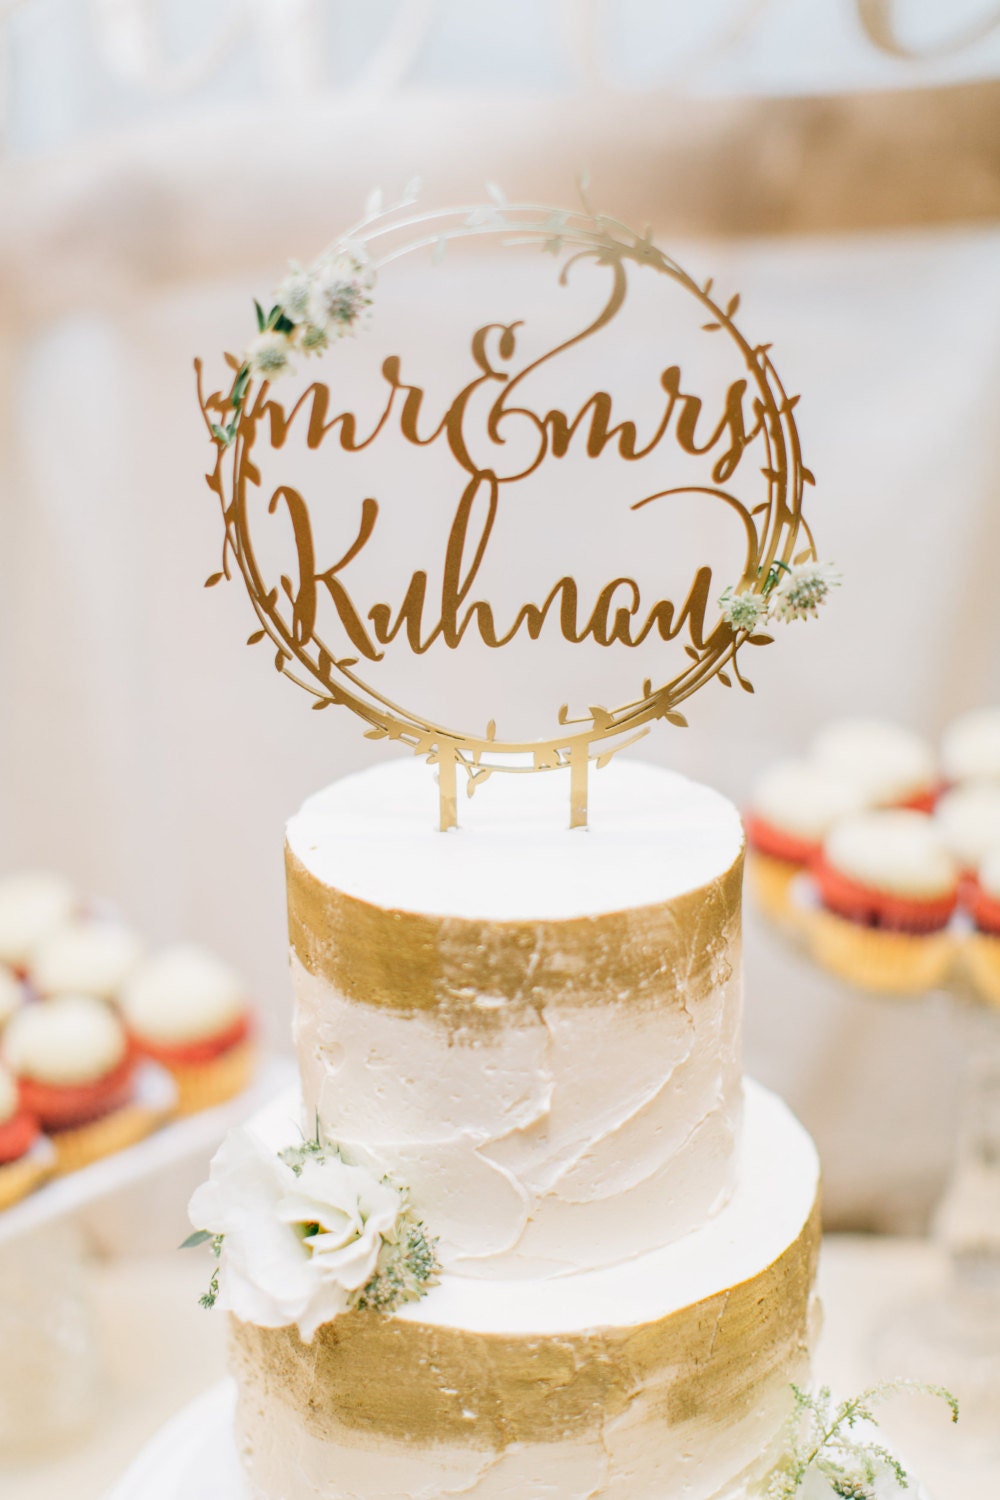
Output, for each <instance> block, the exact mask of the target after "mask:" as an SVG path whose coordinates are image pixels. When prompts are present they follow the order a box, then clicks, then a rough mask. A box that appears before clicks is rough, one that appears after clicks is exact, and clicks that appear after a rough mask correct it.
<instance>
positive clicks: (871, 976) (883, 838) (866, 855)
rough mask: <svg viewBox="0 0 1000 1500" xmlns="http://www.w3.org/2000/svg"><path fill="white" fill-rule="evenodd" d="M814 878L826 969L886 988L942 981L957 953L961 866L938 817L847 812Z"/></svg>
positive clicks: (819, 947)
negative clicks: (953, 929)
mask: <svg viewBox="0 0 1000 1500" xmlns="http://www.w3.org/2000/svg"><path fill="white" fill-rule="evenodd" d="M813 878H814V880H815V883H816V889H817V892H818V894H819V897H820V901H821V903H822V910H820V911H819V912H817V913H815V920H814V922H813V924H812V930H813V938H814V945H815V949H816V956H817V957H818V958H819V959H820V961H821V962H822V963H824V964H825V965H826V967H827V968H829V969H831V970H832V971H833V972H834V973H836V974H839V975H840V976H841V977H842V978H845V979H849V980H851V981H852V983H854V984H857V985H860V986H861V987H863V988H865V989H870V990H876V991H881V992H884V993H895V994H912V993H917V992H921V991H923V990H927V989H933V988H934V986H935V985H937V984H940V983H941V981H942V980H943V978H944V975H945V973H946V972H947V969H948V966H949V964H950V962H951V959H952V956H953V940H952V937H951V933H950V931H949V924H950V922H951V918H952V915H953V914H954V911H955V907H956V905H957V902H958V888H959V871H958V867H957V865H956V863H955V861H954V860H953V858H952V857H951V855H950V854H949V852H948V850H947V848H946V847H945V845H944V843H943V842H942V840H941V838H940V836H939V833H938V830H937V828H936V826H935V824H934V821H933V819H932V818H930V817H928V816H927V815H926V814H925V813H920V812H913V811H908V810H905V809H884V810H880V811H872V812H866V813H856V814H854V815H853V816H851V817H848V818H845V819H843V820H842V821H841V822H839V823H838V824H837V825H836V826H835V827H834V828H833V829H832V830H831V832H830V834H829V836H828V837H827V839H826V840H825V842H824V845H823V849H822V852H821V854H820V857H819V858H818V859H817V861H816V863H815V864H814V866H813Z"/></svg>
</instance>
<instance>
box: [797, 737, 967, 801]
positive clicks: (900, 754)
mask: <svg viewBox="0 0 1000 1500" xmlns="http://www.w3.org/2000/svg"><path fill="white" fill-rule="evenodd" d="M813 756H814V758H815V760H816V761H817V763H818V764H819V765H821V766H825V767H826V768H827V769H828V770H830V771H834V772H836V773H837V774H839V775H841V776H844V777H847V778H849V779H850V780H851V781H853V782H854V784H855V785H856V786H857V788H858V791H859V792H860V794H861V795H862V796H863V797H864V799H865V801H866V802H867V803H868V804H869V805H871V806H877V805H879V804H882V803H889V802H901V801H904V800H905V799H906V798H907V797H911V796H914V795H915V794H917V793H920V792H925V791H927V790H929V789H930V788H931V787H933V785H934V783H935V780H936V776H937V767H936V763H935V759H934V752H933V750H932V749H931V747H930V745H929V744H928V743H927V741H926V740H925V739H923V738H922V737H921V736H920V735H918V734H914V733H913V732H912V731H911V730H909V729H904V728H902V727H901V726H900V725H898V724H892V723H887V722H883V721H882V720H881V719H840V720H838V721H837V722H835V723H833V724H829V725H827V727H826V728H825V729H823V730H822V731H821V732H820V733H819V734H818V735H817V736H816V739H815V742H814V744H813Z"/></svg>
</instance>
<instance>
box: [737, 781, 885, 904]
mask: <svg viewBox="0 0 1000 1500" xmlns="http://www.w3.org/2000/svg"><path fill="white" fill-rule="evenodd" d="M861 805H862V803H861V797H860V794H859V793H858V791H857V788H856V787H855V786H854V785H853V783H852V782H850V781H845V780H844V778H843V777H842V776H839V775H837V774H836V773H835V772H832V771H829V770H826V769H825V768H824V767H823V766H819V765H816V764H815V763H814V762H812V761H804V760H786V761H779V762H778V764H777V765H774V766H772V767H771V768H770V769H769V770H768V771H766V772H765V773H764V775H763V776H762V777H761V778H760V780H759V781H758V783H757V785H756V787H755V789H754V792H753V796H752V798H751V802H750V808H749V810H748V812H747V813H746V814H745V815H744V819H743V822H744V826H745V828H746V836H747V845H748V849H749V857H748V859H747V876H748V879H749V881H750V885H751V889H752V890H753V893H754V896H755V897H756V899H757V901H758V902H759V904H760V906H761V907H762V908H763V910H764V911H765V912H766V914H767V915H768V916H769V917H772V918H775V919H777V920H783V919H785V918H787V917H788V916H789V915H790V914H791V907H790V904H789V892H790V887H791V883H792V881H793V880H794V878H795V876H796V875H798V874H799V872H800V871H801V870H802V869H804V868H805V866H807V865H808V864H810V863H811V861H812V860H813V859H815V857H816V856H817V854H818V853H819V851H820V848H821V846H822V843H823V839H824V837H825V835H826V834H827V832H828V831H829V829H830V828H831V827H832V826H833V824H834V823H835V822H836V821H837V819H838V818H842V817H844V816H846V814H847V813H851V812H856V811H857V810H858V809H859V808H860V807H861Z"/></svg>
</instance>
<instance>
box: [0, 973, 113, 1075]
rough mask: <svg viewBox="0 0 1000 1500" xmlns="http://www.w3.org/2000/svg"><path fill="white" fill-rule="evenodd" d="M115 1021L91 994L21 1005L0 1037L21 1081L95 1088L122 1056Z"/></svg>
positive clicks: (108, 1011) (100, 1001) (107, 1008)
mask: <svg viewBox="0 0 1000 1500" xmlns="http://www.w3.org/2000/svg"><path fill="white" fill-rule="evenodd" d="M126 1047H127V1044H126V1040H125V1032H124V1030H123V1028H122V1025H121V1022H120V1021H119V1020H118V1017H117V1016H116V1015H115V1014H114V1012H113V1011H112V1010H111V1009H110V1007H109V1006H107V1005H105V1004H104V1002H103V1001H102V1000H96V999H94V997H93V996H92V995H63V996H61V997H60V998H59V999H56V1000H45V1001H40V1002H38V1003H37V1004H35V1005H25V1006H24V1007H23V1008H22V1009H21V1010H19V1011H18V1013H17V1015H15V1016H14V1017H13V1018H12V1019H11V1021H10V1022H9V1024H8V1025H7V1027H6V1029H5V1031H4V1034H3V1053H4V1057H5V1058H6V1060H7V1063H8V1065H9V1066H10V1067H11V1068H12V1069H13V1071H14V1072H15V1073H17V1074H19V1076H20V1077H22V1078H32V1079H34V1080H35V1081H36V1082H37V1083H47V1084H53V1085H57V1086H65V1087H72V1086H73V1085H75V1084H86V1083H96V1082H97V1081H98V1080H99V1079H101V1078H105V1077H106V1076H107V1075H108V1074H109V1073H111V1072H113V1071H114V1069H115V1068H116V1067H117V1066H118V1064H119V1063H120V1062H121V1061H122V1059H123V1058H124V1056H125V1053H126Z"/></svg>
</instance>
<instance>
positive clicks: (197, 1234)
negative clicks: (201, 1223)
mask: <svg viewBox="0 0 1000 1500" xmlns="http://www.w3.org/2000/svg"><path fill="white" fill-rule="evenodd" d="M214 1238H215V1235H214V1234H213V1233H212V1231H211V1230H210V1229H196V1230H195V1231H194V1233H193V1234H189V1235H188V1237H187V1239H186V1240H183V1241H182V1242H181V1244H180V1245H178V1247H177V1248H178V1249H179V1250H193V1249H194V1247H195V1245H204V1244H206V1242H207V1241H208V1240H213V1239H214Z"/></svg>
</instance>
